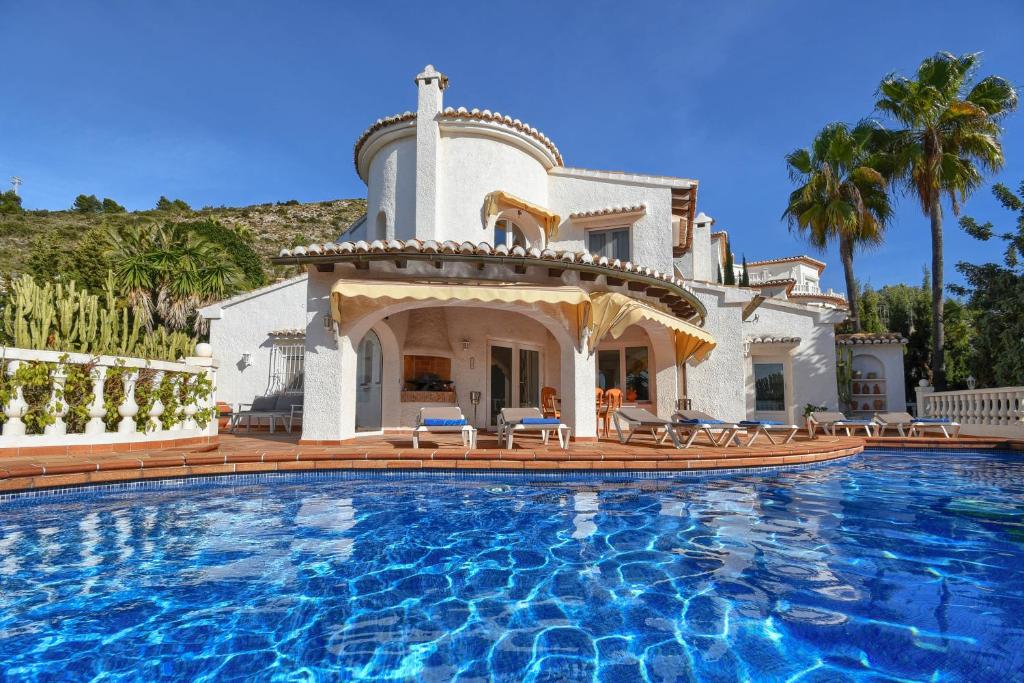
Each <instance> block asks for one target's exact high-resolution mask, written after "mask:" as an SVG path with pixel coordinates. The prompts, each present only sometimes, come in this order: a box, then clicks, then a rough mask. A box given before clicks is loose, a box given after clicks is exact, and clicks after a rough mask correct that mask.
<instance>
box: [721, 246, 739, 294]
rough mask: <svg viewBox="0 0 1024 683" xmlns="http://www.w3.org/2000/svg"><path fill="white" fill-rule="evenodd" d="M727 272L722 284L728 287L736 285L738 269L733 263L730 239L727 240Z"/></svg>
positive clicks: (724, 274)
mask: <svg viewBox="0 0 1024 683" xmlns="http://www.w3.org/2000/svg"><path fill="white" fill-rule="evenodd" d="M724 270H725V272H724V273H723V279H722V283H723V284H726V285H735V284H736V267H735V265H734V263H733V256H732V245H730V244H729V240H728V238H727V239H726V240H725V268H724Z"/></svg>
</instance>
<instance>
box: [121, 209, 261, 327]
mask: <svg viewBox="0 0 1024 683" xmlns="http://www.w3.org/2000/svg"><path fill="white" fill-rule="evenodd" d="M108 241H109V250H108V252H109V255H110V256H111V257H112V258H113V259H114V260H115V262H116V263H117V265H116V266H115V267H114V277H115V279H116V281H117V284H118V285H119V286H120V287H122V288H123V289H124V290H125V291H126V292H127V297H128V301H129V304H130V305H131V307H132V310H133V312H134V314H135V315H136V317H137V318H138V319H139V321H140V322H141V323H142V324H143V325H144V326H145V327H146V329H147V330H152V329H153V327H154V325H155V324H156V323H157V322H159V323H162V324H163V325H165V326H166V327H168V328H170V329H172V330H185V329H187V328H189V327H190V326H192V327H193V328H195V329H196V330H197V331H199V332H205V324H204V323H205V321H204V320H203V319H201V318H199V317H198V316H197V315H196V312H197V311H198V309H199V308H201V307H202V306H205V305H206V304H209V303H212V302H214V301H218V300H220V299H223V298H225V297H227V296H229V295H231V294H233V293H234V292H237V291H238V289H239V287H240V284H241V282H242V273H241V270H240V269H239V267H238V266H237V264H236V263H235V262H234V261H232V260H231V258H230V256H229V255H228V254H227V253H226V252H225V251H224V249H223V248H221V247H220V246H218V245H216V244H213V243H211V242H209V241H207V240H205V239H203V238H202V237H201V236H200V235H198V234H197V233H196V232H194V231H193V230H192V229H190V227H189V226H188V225H186V224H182V223H167V224H165V225H163V226H160V227H158V226H155V225H144V226H124V227H122V228H119V229H116V230H111V231H110V233H109V239H108Z"/></svg>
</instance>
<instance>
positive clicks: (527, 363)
mask: <svg viewBox="0 0 1024 683" xmlns="http://www.w3.org/2000/svg"><path fill="white" fill-rule="evenodd" d="M518 398H519V407H520V408H539V407H540V351H534V350H533V349H519V397H518Z"/></svg>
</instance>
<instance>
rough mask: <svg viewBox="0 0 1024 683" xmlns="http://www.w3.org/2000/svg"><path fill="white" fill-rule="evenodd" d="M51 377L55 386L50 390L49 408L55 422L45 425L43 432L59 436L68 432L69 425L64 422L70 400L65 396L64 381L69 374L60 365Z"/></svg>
mask: <svg viewBox="0 0 1024 683" xmlns="http://www.w3.org/2000/svg"><path fill="white" fill-rule="evenodd" d="M50 379H51V380H52V382H53V388H52V389H51V390H50V402H49V404H48V410H49V412H50V413H51V414H52V415H53V418H54V419H53V424H48V425H46V426H45V427H43V434H48V435H51V436H53V435H57V436H59V435H61V434H67V433H68V427H67V425H66V424H64V416H65V415H67V414H68V402H67V400H66V399H65V398H64V383H65V382H66V381H67V379H68V376H67V375H65V374H64V372H63V369H62V368H61V367H60V366H59V365H58V366H56V367H55V368H54V369H53V371H52V372H51V373H50Z"/></svg>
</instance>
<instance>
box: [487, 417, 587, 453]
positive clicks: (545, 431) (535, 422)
mask: <svg viewBox="0 0 1024 683" xmlns="http://www.w3.org/2000/svg"><path fill="white" fill-rule="evenodd" d="M552 432H554V433H555V435H556V436H557V437H558V445H559V446H561V447H562V449H563V450H564V449H566V448H568V447H569V436H570V434H571V430H570V429H569V427H568V426H567V425H564V424H562V421H561V420H559V419H558V418H557V417H544V414H543V413H541V412H540V408H502V409H501V413H499V414H498V442H499V443H500V442H502V441H504V442H505V448H512V444H513V442H514V440H515V435H516V434H530V433H533V434H540V437H541V440H542V441H543V443H544V444H545V445H547V443H548V439H549V438H550V436H551V433H552Z"/></svg>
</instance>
